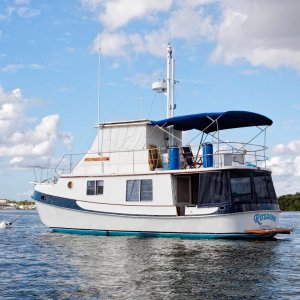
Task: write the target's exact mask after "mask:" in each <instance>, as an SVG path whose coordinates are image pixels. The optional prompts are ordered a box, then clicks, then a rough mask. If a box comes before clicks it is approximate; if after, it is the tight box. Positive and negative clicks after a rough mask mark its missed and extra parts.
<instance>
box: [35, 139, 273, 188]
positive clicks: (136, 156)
mask: <svg viewBox="0 0 300 300" xmlns="http://www.w3.org/2000/svg"><path fill="white" fill-rule="evenodd" d="M210 144H211V145H212V148H213V149H217V150H216V151H214V150H213V151H212V152H211V153H205V154H204V151H203V149H204V147H205V145H206V144H204V145H200V146H199V145H195V146H188V147H190V148H191V153H192V155H193V157H192V159H194V160H195V161H196V162H198V163H197V164H195V167H197V168H204V167H211V168H222V167H229V166H249V167H254V166H260V167H266V161H267V160H268V158H267V156H266V155H265V154H266V150H267V147H265V146H262V145H255V144H245V143H239V142H226V143H218V144H212V143H210ZM178 148H179V151H178V157H172V158H170V157H169V156H168V150H169V149H168V148H161V147H154V148H153V147H151V148H149V147H148V149H142V150H128V151H110V152H103V153H90V152H88V153H77V154H65V155H63V157H62V158H61V160H60V161H59V162H58V164H57V166H56V167H55V168H42V167H35V168H34V175H35V179H36V182H39V183H45V184H46V183H50V184H55V183H56V182H57V179H58V178H59V177H60V176H61V175H63V174H73V172H74V169H75V168H76V167H77V166H78V165H79V164H78V163H79V162H80V161H81V160H83V157H85V156H86V155H87V156H88V157H99V158H101V157H106V158H107V160H103V161H96V162H95V163H96V166H97V172H98V173H99V174H103V173H118V172H123V171H124V172H125V171H126V172H132V173H134V172H139V171H141V170H143V171H158V170H159V171H164V170H169V167H170V159H178V161H179V162H178V166H179V167H178V169H184V168H190V167H191V166H189V165H187V164H186V162H185V157H184V155H183V154H182V152H181V151H180V148H182V147H178ZM209 157H210V158H212V159H211V160H210V162H211V164H210V165H205V160H207V159H208V158H209ZM82 162H83V164H82V166H83V168H87V171H86V174H85V175H89V169H88V167H89V166H95V164H93V163H91V162H86V164H84V162H85V160H83V161H82ZM99 166H100V167H99ZM37 170H39V175H38V174H37V173H38V172H37Z"/></svg>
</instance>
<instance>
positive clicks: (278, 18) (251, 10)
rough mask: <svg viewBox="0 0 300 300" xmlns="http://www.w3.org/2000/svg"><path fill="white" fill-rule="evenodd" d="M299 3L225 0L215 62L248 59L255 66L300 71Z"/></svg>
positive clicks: (213, 56)
mask: <svg viewBox="0 0 300 300" xmlns="http://www.w3.org/2000/svg"><path fill="white" fill-rule="evenodd" d="M299 13H300V2H299V1H297V0H290V1H288V3H286V1H281V0H273V1H261V0H244V1H234V0H223V1H222V18H221V22H220V23H219V26H218V35H217V39H216V42H217V46H216V48H215V50H214V52H213V53H212V60H213V61H221V62H225V63H228V64H230V63H233V62H235V61H237V60H241V59H243V60H247V61H248V62H250V63H251V64H252V65H254V66H266V67H270V68H277V67H280V66H283V67H291V68H294V69H296V70H297V71H298V72H300V40H299V38H298V36H299V33H298V28H299V27H300V19H299Z"/></svg>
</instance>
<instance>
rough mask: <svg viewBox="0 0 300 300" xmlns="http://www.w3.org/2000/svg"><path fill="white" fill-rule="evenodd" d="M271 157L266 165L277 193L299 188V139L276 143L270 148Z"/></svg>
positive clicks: (290, 191)
mask: <svg viewBox="0 0 300 300" xmlns="http://www.w3.org/2000/svg"><path fill="white" fill-rule="evenodd" d="M272 152H273V155H274V156H273V157H272V158H271V159H270V160H269V161H268V162H267V167H268V168H270V169H271V170H272V172H273V180H274V183H275V186H276V187H277V192H278V194H279V195H282V194H289V193H291V194H293V193H296V192H299V190H300V140H292V141H290V142H289V143H287V144H286V145H285V144H278V145H276V146H275V147H273V149H272Z"/></svg>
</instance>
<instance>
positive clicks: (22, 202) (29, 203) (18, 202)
mask: <svg viewBox="0 0 300 300" xmlns="http://www.w3.org/2000/svg"><path fill="white" fill-rule="evenodd" d="M9 203H14V204H17V205H34V202H33V201H28V200H23V201H9Z"/></svg>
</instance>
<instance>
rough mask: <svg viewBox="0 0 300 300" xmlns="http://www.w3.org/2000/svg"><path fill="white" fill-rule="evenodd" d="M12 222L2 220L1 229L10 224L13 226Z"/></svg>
mask: <svg viewBox="0 0 300 300" xmlns="http://www.w3.org/2000/svg"><path fill="white" fill-rule="evenodd" d="M11 224H12V222H8V221H2V222H0V229H5V228H7V227H9V226H11Z"/></svg>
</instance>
